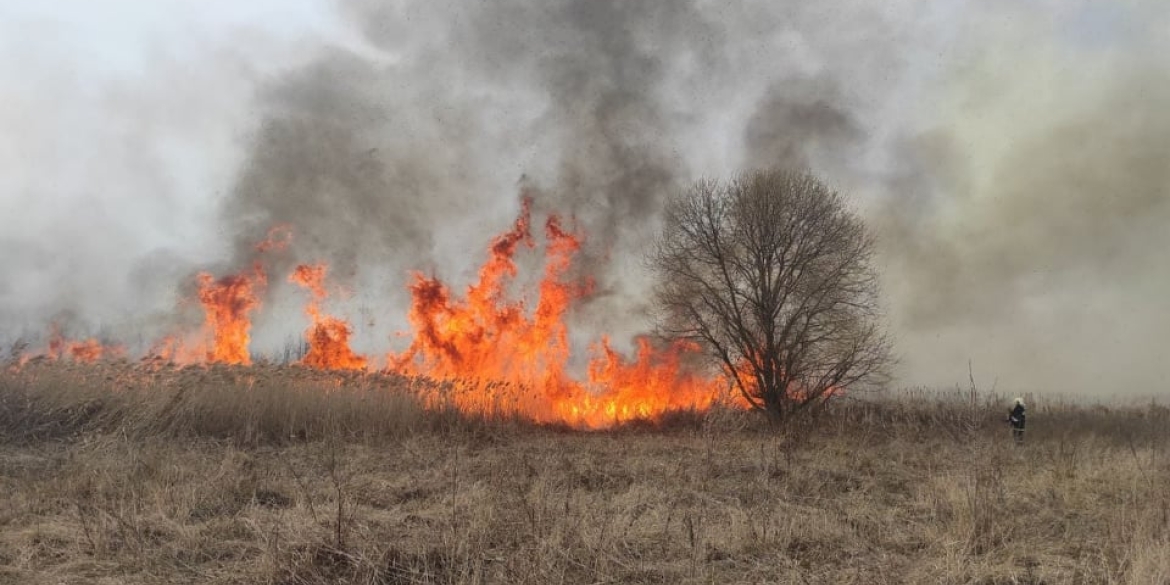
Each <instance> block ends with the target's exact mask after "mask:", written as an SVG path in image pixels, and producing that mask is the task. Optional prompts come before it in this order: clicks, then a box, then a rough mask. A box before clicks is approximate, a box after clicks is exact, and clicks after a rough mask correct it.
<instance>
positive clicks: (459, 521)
mask: <svg viewBox="0 0 1170 585" xmlns="http://www.w3.org/2000/svg"><path fill="white" fill-rule="evenodd" d="M79 371H80V370H73V369H68V368H59V367H56V366H48V365H40V366H36V365H30V366H26V367H24V368H23V369H20V370H17V369H10V370H9V371H8V373H6V374H3V375H2V377H0V423H2V425H0V428H3V429H4V434H3V437H4V441H3V443H2V446H0V493H3V494H4V499H5V504H4V505H3V506H0V583H31V584H38V583H44V584H50V583H52V584H58V583H151V584H154V583H288V584H292V583H534V584H535V583H541V584H544V583H826V584H827V583H859V584H861V583H866V584H881V583H973V584H1009V583H1032V584H1038V583H1049V584H1058V583H1103V584H1105V583H1132V584H1150V583H1170V491H1168V490H1166V485H1168V483H1170V450H1168V449H1167V447H1168V446H1170V414H1168V412H1167V409H1166V408H1164V407H1161V406H1158V405H1154V404H1150V405H1145V406H1134V407H1127V408H1105V407H1081V406H1074V405H1051V406H1049V407H1033V411H1032V413H1031V419H1030V426H1031V427H1032V428H1030V429H1029V433H1032V434H1031V435H1030V436H1029V437H1028V442H1027V444H1025V445H1024V446H1022V447H1018V446H1016V445H1014V444H1012V442H1011V439H1010V436H1009V433H1008V430H1007V428H1006V426H1004V425H1003V424H1002V421H1001V420H999V419H1001V418H1002V414H1003V413H1000V412H999V410H1000V408H999V405H1000V403H1001V399H1000V398H998V397H983V398H975V401H974V402H970V403H967V402H964V400H965V399H964V398H963V395H961V394H954V395H946V394H938V393H919V394H917V395H906V394H899V395H897V396H890V397H878V398H875V399H872V400H856V399H855V400H849V401H843V402H842V403H841V405H839V406H837V407H834V408H831V409H830V410H829V411H828V412H825V413H823V414H821V415H820V416H818V417H817V418H815V419H811V420H806V421H801V422H794V423H790V424H788V425H784V426H783V427H777V426H776V425H774V424H770V423H768V422H767V421H763V420H761V418H760V417H756V416H752V415H750V414H749V413H740V412H734V411H725V410H716V411H713V412H710V413H691V414H688V415H684V416H679V417H676V418H675V419H673V420H670V421H663V422H661V423H660V424H657V425H655V424H645V425H635V426H627V427H624V428H620V429H614V430H610V431H605V432H592V433H583V432H576V431H573V430H570V429H560V428H548V427H538V426H534V425H530V424H524V423H523V422H520V421H509V420H490V419H483V418H482V417H480V418H468V417H461V416H459V415H458V414H457V413H455V414H452V413H449V412H432V411H430V410H427V409H426V408H423V407H422V406H420V405H418V404H412V403H409V402H408V401H406V400H405V399H401V398H396V399H394V400H391V401H389V402H385V401H381V400H382V399H381V398H378V399H376V400H375V399H373V398H370V396H371V395H364V394H363V395H356V394H354V393H347V392H346V391H344V390H334V391H332V392H324V391H322V390H321V389H320V388H319V387H318V388H316V389H313V390H311V391H313V392H315V393H317V394H320V396H323V397H317V396H316V395H314V397H313V398H312V399H311V400H310V399H309V398H306V396H307V394H306V392H308V391H310V390H309V389H311V388H312V387H313V386H314V385H319V384H321V383H322V382H321V380H319V379H318V378H317V377H312V376H310V378H311V379H310V380H304V379H300V377H301V375H300V374H297V373H296V371H295V370H274V371H273V372H271V375H268V376H267V377H265V378H264V379H265V380H268V382H267V383H265V382H263V380H262V381H261V382H257V381H256V379H255V377H254V376H253V374H251V373H249V374H247V376H246V377H248V380H247V384H248V385H247V387H243V386H242V384H243V382H240V378H241V375H240V374H239V373H238V372H236V373H232V372H231V371H226V370H225V371H215V370H210V371H209V370H206V369H202V370H197V371H186V372H183V373H179V374H174V375H173V376H169V375H168V377H167V379H168V380H169V379H172V378H173V379H176V380H178V379H181V380H185V381H183V382H182V383H176V384H170V383H160V382H159V381H158V378H151V380H152V381H151V382H150V383H149V384H144V385H143V387H142V388H134V387H130V386H133V384H127V383H125V382H124V380H125V379H122V378H119V377H118V375H112V374H110V373H109V372H108V371H107V372H106V373H103V374H102V375H96V376H95V375H94V374H92V373H91V372H90V371H89V370H85V372H86V373H78V372H79ZM110 371H113V370H110ZM290 372H291V373H290ZM118 380H123V381H122V382H119V381H118ZM399 383H401V382H399ZM183 388H186V389H185V390H184V389H183ZM343 388H344V386H343ZM143 392H154V394H150V395H147V394H143ZM380 392H381V394H379V396H381V395H382V394H386V393H387V392H388V391H385V390H381V391H380ZM249 393H251V394H249ZM304 401H308V402H306V403H305V404H304V405H303V408H302V407H301V406H297V405H298V404H300V403H301V402H304ZM379 401H381V402H379ZM1002 403H1003V404H1004V405H1005V406H1004V411H1005V412H1006V402H1002ZM216 408H221V409H222V410H216ZM391 408H392V409H394V411H395V412H397V413H398V414H397V417H396V418H395V417H389V416H388V415H385V414H384V412H383V410H381V409H391ZM136 413H138V414H140V415H138V414H136ZM141 413H146V414H141ZM310 413H315V414H310ZM383 419H385V422H383Z"/></svg>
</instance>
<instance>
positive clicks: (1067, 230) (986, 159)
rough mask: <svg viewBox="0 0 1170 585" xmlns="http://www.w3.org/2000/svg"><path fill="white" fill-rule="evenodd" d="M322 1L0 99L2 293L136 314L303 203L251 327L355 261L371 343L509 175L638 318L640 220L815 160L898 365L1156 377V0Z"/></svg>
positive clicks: (380, 338)
mask: <svg viewBox="0 0 1170 585" xmlns="http://www.w3.org/2000/svg"><path fill="white" fill-rule="evenodd" d="M329 6H330V9H331V10H332V11H333V12H334V13H335V17H336V18H337V19H338V20H337V26H338V29H339V30H341V31H343V32H341V33H338V34H337V35H335V36H333V37H329V38H328V40H322V39H320V38H318V39H316V40H313V41H312V42H304V43H302V44H299V45H298V49H297V50H296V51H292V52H291V53H290V54H292V55H294V56H288V55H285V56H284V57H282V58H281V59H280V60H279V63H269V64H266V65H265V66H264V67H259V66H258V65H256V62H257V61H260V60H264V59H266V58H267V56H269V55H272V54H274V52H273V51H269V52H257V51H255V50H254V49H247V50H245V49H244V48H242V46H243V45H244V44H245V41H243V40H242V39H240V40H239V41H236V40H234V37H233V40H229V41H228V42H226V45H227V47H226V48H222V49H221V50H219V51H217V52H215V55H216V56H215V58H213V59H209V60H208V61H206V62H201V63H199V64H197V66H192V64H191V63H190V62H182V63H174V62H164V63H162V64H160V65H158V66H156V67H153V68H151V69H149V70H148V71H147V72H146V73H145V74H144V75H143V76H142V78H141V79H139V80H137V81H136V82H134V83H125V82H119V83H115V84H112V87H103V89H102V90H101V91H102V94H103V95H104V96H107V97H103V98H99V100H105V101H103V102H102V103H103V104H105V105H104V106H102V107H94V106H93V105H92V104H93V103H94V102H93V101H92V100H91V99H90V98H89V97H84V98H77V99H75V100H73V101H70V100H68V99H66V98H63V97H60V96H69V95H77V94H78V92H79V91H80V86H81V85H83V84H79V83H78V82H77V81H76V80H72V79H69V78H68V77H65V78H61V79H54V78H44V79H37V78H36V77H35V76H34V81H33V82H32V83H31V84H29V83H26V84H24V85H21V86H19V87H25V88H31V89H28V90H27V92H26V94H24V95H21V94H19V93H18V94H17V96H18V98H17V100H16V101H15V106H14V107H9V108H6V109H5V112H4V113H3V114H0V123H2V124H3V126H4V129H5V130H6V132H4V133H0V136H2V138H0V141H4V142H0V165H3V167H2V168H3V169H4V173H0V186H3V188H4V199H3V200H0V214H2V215H3V217H2V218H0V222H2V227H3V228H4V230H3V231H0V246H2V247H3V250H4V252H5V253H4V254H3V256H2V257H0V269H2V270H3V274H4V275H5V278H3V279H0V325H2V326H3V327H5V328H6V329H7V330H9V331H11V330H12V329H13V328H19V327H29V326H31V327H34V328H35V327H39V326H40V325H41V324H43V323H44V322H45V321H46V320H47V319H49V318H51V316H53V315H59V314H66V313H68V314H73V315H78V316H79V319H80V320H82V321H88V322H94V323H110V322H114V323H119V322H127V323H130V324H131V325H128V326H127V327H126V328H127V329H129V330H137V329H138V328H140V327H141V326H142V325H141V324H142V321H143V320H144V317H143V315H144V314H146V315H149V316H157V317H158V318H159V319H162V320H165V318H164V317H165V316H166V315H168V314H170V313H173V312H174V311H173V307H174V306H175V304H176V302H177V300H178V298H182V296H183V294H184V289H183V286H188V287H189V286H190V282H191V275H192V274H193V272H194V271H195V270H197V269H211V270H212V271H213V272H215V273H217V274H219V273H223V272H225V271H228V270H236V269H240V268H243V267H244V266H246V265H247V264H249V263H250V262H251V261H252V260H253V259H254V258H255V251H254V245H255V244H256V242H257V241H259V240H260V239H262V238H263V237H264V234H265V233H266V231H267V230H268V229H269V228H270V227H272V226H273V225H278V224H286V225H289V226H291V228H292V230H293V233H294V237H293V241H292V247H291V249H290V250H288V251H287V252H285V253H280V254H268V255H265V256H264V260H265V262H266V263H267V267H268V268H269V270H270V279H269V281H270V286H269V288H268V291H267V293H268V298H266V299H265V308H264V310H263V311H262V312H261V313H260V314H259V315H260V318H259V321H258V323H257V328H256V330H257V331H256V332H257V339H256V341H257V345H258V346H259V349H261V350H263V349H265V347H271V346H273V345H275V344H279V343H281V342H282V341H283V340H285V339H287V336H288V335H295V334H297V333H298V332H299V328H300V327H301V326H302V325H303V324H302V323H301V322H300V321H298V319H299V311H300V309H299V306H300V301H302V300H303V298H302V297H303V294H304V293H303V291H300V290H299V289H296V288H292V287H290V286H289V285H286V284H284V283H283V275H285V274H287V273H288V271H289V269H291V267H292V265H293V264H294V263H297V262H318V261H324V262H328V263H329V265H330V267H331V272H330V275H329V278H330V280H331V281H332V282H333V283H335V284H338V285H341V286H342V287H343V288H344V289H345V290H346V291H348V296H346V295H342V296H341V298H340V299H338V298H337V297H336V296H334V297H333V298H332V299H331V301H330V302H331V303H333V304H335V305H336V306H335V307H332V308H331V310H332V309H336V310H337V311H338V312H340V313H342V314H345V315H346V316H347V317H349V318H351V319H352V320H354V321H355V323H356V324H357V325H358V340H357V341H358V346H359V349H362V348H363V346H364V348H366V349H373V348H377V349H379V350H381V349H384V346H385V344H386V343H387V342H388V341H387V335H388V334H389V333H390V332H392V331H394V330H396V329H401V328H402V326H403V325H405V322H404V316H405V308H406V306H407V299H406V296H405V284H406V282H407V278H408V273H409V271H410V270H422V271H424V272H428V273H437V274H439V275H440V276H442V277H443V278H444V279H445V280H448V281H452V282H454V283H455V284H456V285H457V286H458V285H461V284H463V283H466V282H468V281H469V280H470V279H471V278H473V275H474V270H475V268H476V267H477V266H478V264H479V262H481V261H482V259H483V252H482V250H483V249H484V248H485V246H486V243H487V242H488V240H489V239H490V237H491V236H492V235H493V234H495V233H497V232H498V231H500V230H502V229H503V228H504V227H505V226H507V225H508V224H509V222H510V221H511V219H512V218H513V217H514V216H515V213H516V212H517V209H518V200H519V193H520V192H521V191H524V192H526V193H535V194H538V198H537V200H536V206H537V208H536V210H537V212H556V213H560V214H563V215H566V216H569V217H570V218H571V220H572V223H573V224H574V225H575V226H576V227H577V228H578V229H580V230H581V231H583V232H584V233H585V234H586V236H587V249H586V250H585V251H584V258H583V259H582V262H581V265H580V266H579V268H580V269H581V270H582V272H583V273H587V274H588V275H590V276H591V277H592V278H594V279H595V282H596V294H595V295H594V297H593V298H592V299H591V301H590V302H589V303H588V304H587V305H586V306H584V307H582V308H581V310H580V311H579V313H578V314H576V315H575V316H574V319H575V320H576V323H575V325H576V326H575V327H574V328H573V331H575V332H576V333H579V334H580V335H581V336H582V337H583V338H588V339H595V338H596V334H597V333H599V332H608V333H610V334H612V335H613V336H614V338H615V340H617V341H618V345H619V347H620V346H621V341H622V340H623V339H624V338H625V337H626V336H628V335H629V334H632V333H636V332H640V331H643V330H645V329H646V328H647V327H648V323H647V322H646V321H645V320H644V319H643V314H644V312H645V305H644V303H645V302H646V299H648V298H649V296H648V295H647V294H646V292H647V288H648V284H649V283H648V282H647V281H646V279H647V272H646V271H645V270H643V267H642V265H641V262H642V252H643V251H644V250H645V249H646V247H647V246H648V245H649V244H650V243H651V242H652V240H653V238H654V237H655V234H656V232H657V228H658V223H657V222H658V212H659V210H660V208H661V206H662V202H663V201H664V199H665V198H666V197H668V196H669V195H670V194H672V193H674V192H677V191H678V190H680V189H682V188H685V186H686V185H687V184H688V183H689V182H691V181H693V180H695V179H697V178H700V177H705V176H726V175H728V174H730V173H734V172H736V171H739V170H741V169H745V168H758V167H769V166H777V165H779V166H808V167H811V168H812V169H813V171H814V172H816V173H818V174H820V175H822V176H824V177H825V178H826V179H827V180H828V181H829V182H830V183H832V184H834V185H838V186H839V187H841V188H842V189H843V190H845V191H848V192H850V193H852V194H854V195H856V196H857V197H858V199H859V200H860V201H861V202H862V205H861V207H862V208H863V209H865V210H866V212H867V213H870V214H871V216H870V217H871V219H872V223H873V225H874V227H875V229H876V231H877V233H878V235H879V238H880V241H881V243H882V252H883V255H882V263H883V265H882V268H883V269H884V273H885V275H886V279H885V280H886V284H885V292H886V297H887V300H888V304H889V320H890V324H891V326H892V328H893V330H894V334H895V337H896V338H897V341H898V348H899V351H900V353H901V355H902V368H901V372H900V376H899V378H900V380H901V381H902V382H903V383H906V384H915V383H928V384H940V383H950V382H952V381H954V380H957V379H960V378H963V377H965V374H966V372H965V369H966V365H967V360H968V359H971V360H973V361H974V362H975V365H976V368H977V373H981V374H984V373H985V374H984V377H988V378H990V377H993V376H999V377H1000V379H1001V380H1002V382H1001V387H1004V388H1012V389H1021V390H1027V389H1037V390H1040V389H1072V390H1077V391H1086V392H1087V391H1131V392H1138V391H1144V390H1143V389H1149V388H1153V387H1155V386H1157V385H1158V384H1161V385H1164V384H1165V379H1164V377H1163V375H1162V374H1160V373H1159V372H1157V370H1156V367H1155V366H1154V365H1153V364H1156V363H1157V359H1156V358H1157V357H1158V356H1157V355H1156V352H1157V348H1158V347H1159V343H1158V341H1159V339H1161V338H1162V337H1164V334H1163V333H1161V331H1164V330H1166V326H1167V325H1170V323H1168V317H1167V309H1166V308H1165V306H1166V305H1165V303H1164V302H1162V301H1161V300H1160V299H1161V298H1164V297H1165V296H1166V294H1167V293H1168V292H1170V290H1168V289H1170V285H1168V284H1167V278H1166V276H1165V275H1166V271H1165V270H1164V269H1162V268H1159V264H1158V262H1159V261H1160V254H1161V252H1160V251H1161V250H1164V249H1166V248H1165V245H1166V244H1170V236H1166V235H1165V229H1164V226H1165V225H1167V220H1170V206H1168V205H1167V200H1168V199H1170V197H1168V196H1167V184H1168V181H1170V176H1168V175H1167V172H1166V171H1165V167H1166V166H1167V165H1166V164H1165V161H1167V160H1170V157H1168V156H1167V155H1170V151H1168V150H1170V147H1168V141H1167V139H1166V138H1165V137H1166V136H1170V134H1168V133H1167V131H1170V116H1168V115H1167V114H1166V113H1165V111H1164V108H1161V107H1159V106H1160V105H1161V104H1164V103H1167V102H1166V100H1167V98H1168V97H1170V83H1168V81H1167V77H1168V76H1167V74H1166V73H1164V72H1163V71H1162V70H1163V69H1164V67H1163V66H1162V65H1161V64H1160V63H1159V62H1158V60H1157V57H1156V56H1157V55H1164V54H1166V50H1167V49H1168V48H1170V47H1168V46H1166V45H1167V42H1166V41H1165V40H1164V39H1166V38H1168V37H1170V35H1167V34H1166V29H1167V22H1170V17H1168V14H1167V9H1166V8H1163V7H1162V6H1161V5H1160V4H1158V3H1155V2H1129V3H1105V2H1086V3H1078V4H1077V5H1076V6H1071V5H1066V4H1065V3H1059V2H1055V1H1054V0H1053V1H1036V2H1028V3H1017V2H994V3H965V2H959V1H955V2H925V1H918V0H902V1H898V2H888V3H873V2H867V1H863V0H835V1H834V2H827V3H777V2H766V1H762V0H756V1H748V2H740V3H735V4H733V5H724V4H721V3H714V2H708V1H706V0H683V1H677V2H673V1H672V2H622V1H619V0H550V1H545V2H537V1H535V0H499V1H495V2H480V3H466V2H457V1H454V0H439V1H434V2H423V1H408V0H403V1H394V2H382V1H375V0H336V1H335V2H333V3H332V4H330V5H329ZM24 42H25V41H22V40H19V39H17V40H15V41H9V43H8V44H7V45H4V46H6V47H8V51H7V52H6V53H5V58H4V62H3V63H2V64H3V65H4V66H5V67H6V69H4V70H0V72H3V78H4V79H24V78H27V77H29V73H30V72H31V71H34V70H36V69H43V70H46V71H48V70H61V68H60V67H44V66H41V67H37V66H35V65H21V64H20V59H19V58H18V56H19V55H20V54H21V51H19V50H17V49H20V48H21V47H22V46H23V44H22V43H24ZM237 44H238V45H241V46H236V45H237ZM285 48H287V47H285ZM276 53H280V52H279V51H276ZM50 61H51V59H50ZM53 63H54V64H56V62H55V61H53ZM89 85H91V86H92V85H95V84H89ZM109 96H112V97H109ZM10 105H11V104H10ZM111 111H113V112H115V113H116V114H117V115H116V116H114V117H113V118H112V119H114V120H116V121H117V122H118V124H117V125H109V127H102V128H99V129H98V130H93V129H92V128H85V125H87V124H89V125H93V124H96V123H95V122H94V120H100V119H110V118H111V116H110V115H109V114H110V112H111ZM75 135H76V136H81V137H83V138H85V140H83V141H81V142H80V144H82V145H83V146H80V147H77V148H64V147H62V146H61V145H62V144H64V143H66V142H70V141H69V140H68V139H67V137H70V136H75ZM13 136H30V137H35V139H33V140H29V141H27V143H21V142H20V141H19V140H16V139H14V138H11V137H13ZM73 142H77V141H73ZM111 145H115V146H116V147H111ZM25 153H33V154H31V155H29V154H25ZM29 159H35V160H37V161H38V162H37V164H33V165H27V164H25V162H26V161H27V160H29ZM60 177H66V178H67V179H58V178H60ZM178 177H183V178H178ZM192 177H195V179H192ZM63 181H64V182H65V183H67V184H65V183H63ZM49 199H52V200H54V201H56V202H57V203H56V204H53V205H49V204H45V203H43V201H46V200H49ZM86 206H88V209H90V210H93V209H97V210H99V211H98V212H97V213H93V212H84V211H82V210H81V208H82V207H86ZM9 218H19V219H9ZM534 261H536V260H534ZM183 283H186V284H185V285H184V284H183ZM188 292H189V289H188ZM298 295H299V296H298ZM151 318H152V319H153V318H154V317H151Z"/></svg>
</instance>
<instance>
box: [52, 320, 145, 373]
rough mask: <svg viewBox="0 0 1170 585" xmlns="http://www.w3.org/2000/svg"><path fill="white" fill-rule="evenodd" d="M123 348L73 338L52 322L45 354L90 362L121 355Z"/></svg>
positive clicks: (54, 357)
mask: <svg viewBox="0 0 1170 585" xmlns="http://www.w3.org/2000/svg"><path fill="white" fill-rule="evenodd" d="M124 354H125V350H124V349H123V348H122V347H121V346H118V345H104V344H102V342H100V341H98V340H97V339H94V338H90V339H84V340H80V341H77V340H73V339H68V338H66V337H65V336H64V335H63V334H62V333H61V328H60V327H59V326H58V325H57V324H56V323H54V324H53V325H51V326H50V333H49V347H48V349H47V350H46V351H45V355H46V356H48V357H50V358H52V359H62V358H66V357H68V358H71V359H73V361H76V362H82V363H87V364H91V363H94V362H96V361H98V360H100V359H102V358H103V357H107V358H109V357H121V356H122V355H124Z"/></svg>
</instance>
